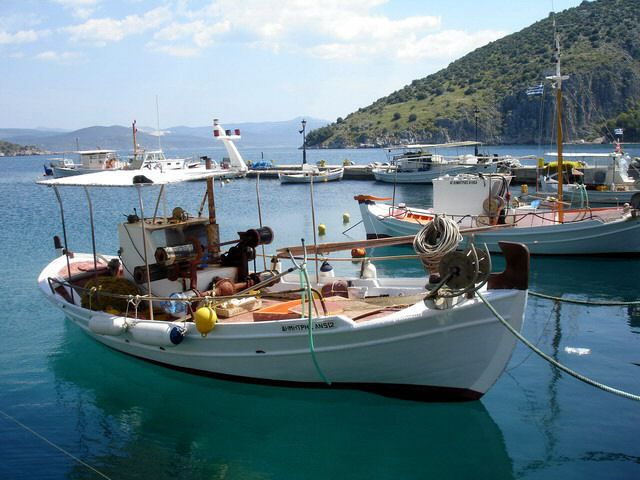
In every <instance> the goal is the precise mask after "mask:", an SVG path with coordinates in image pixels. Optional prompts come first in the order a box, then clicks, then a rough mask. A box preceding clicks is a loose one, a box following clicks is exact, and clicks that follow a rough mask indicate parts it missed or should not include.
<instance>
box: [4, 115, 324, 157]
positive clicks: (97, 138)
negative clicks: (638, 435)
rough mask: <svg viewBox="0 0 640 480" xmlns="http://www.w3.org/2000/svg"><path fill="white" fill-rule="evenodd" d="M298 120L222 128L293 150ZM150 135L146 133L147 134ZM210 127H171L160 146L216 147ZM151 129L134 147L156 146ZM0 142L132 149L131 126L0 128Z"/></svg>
mask: <svg viewBox="0 0 640 480" xmlns="http://www.w3.org/2000/svg"><path fill="white" fill-rule="evenodd" d="M301 120H302V117H298V118H294V119H292V120H288V121H282V122H258V123H237V124H233V125H231V124H229V125H227V124H225V123H224V121H221V124H222V126H223V127H224V128H228V129H233V130H234V129H236V128H239V129H240V132H241V135H242V140H241V142H242V143H241V145H242V146H244V147H274V146H284V147H297V146H299V145H302V135H300V133H299V130H300V128H301V125H300V121H301ZM328 123H329V122H328V121H325V120H320V119H316V118H307V132H309V131H310V130H312V129H315V128H320V127H323V126H324V125H327V124H328ZM149 132H150V133H149ZM212 132H213V125H212V126H207V127H185V126H178V127H171V128H167V129H164V130H162V133H163V134H162V135H161V137H160V143H161V146H162V148H163V149H168V150H170V149H202V148H210V147H214V146H219V143H217V142H216V140H215V139H214V138H213V133H212ZM151 133H155V129H153V128H149V127H144V128H143V127H139V128H138V133H137V135H136V141H137V143H138V145H140V146H141V147H144V148H147V149H153V148H157V147H158V136H157V135H153V134H151ZM0 140H4V141H7V142H11V143H19V144H21V145H25V144H28V145H35V146H36V147H38V148H40V149H43V150H50V151H71V150H77V149H80V150H88V149H94V148H98V147H99V148H109V149H114V150H132V149H133V137H132V132H131V127H123V126H119V125H113V126H109V127H103V126H94V127H88V128H82V129H80V130H75V131H72V132H59V131H57V132H56V131H50V130H42V129H12V128H5V129H0Z"/></svg>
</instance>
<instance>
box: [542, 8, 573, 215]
mask: <svg viewBox="0 0 640 480" xmlns="http://www.w3.org/2000/svg"><path fill="white" fill-rule="evenodd" d="M553 34H554V38H555V49H554V60H555V64H556V71H555V74H554V75H551V76H548V77H547V80H551V81H552V82H553V86H554V88H555V89H556V143H557V148H558V220H559V221H560V222H561V223H562V222H563V221H564V211H563V203H562V201H563V195H562V193H563V192H562V185H563V165H562V142H563V138H562V81H563V80H567V79H568V78H569V76H568V75H562V73H561V72H560V35H559V34H558V31H557V30H556V20H555V18H554V19H553Z"/></svg>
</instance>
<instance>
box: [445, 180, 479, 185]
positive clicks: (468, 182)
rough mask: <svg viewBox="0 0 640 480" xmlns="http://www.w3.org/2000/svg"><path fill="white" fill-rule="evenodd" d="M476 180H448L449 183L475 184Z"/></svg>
mask: <svg viewBox="0 0 640 480" xmlns="http://www.w3.org/2000/svg"><path fill="white" fill-rule="evenodd" d="M477 183H478V181H477V180H450V181H449V185H476V184H477Z"/></svg>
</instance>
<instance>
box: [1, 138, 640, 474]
mask: <svg viewBox="0 0 640 480" xmlns="http://www.w3.org/2000/svg"><path fill="white" fill-rule="evenodd" d="M240 147H241V145H240ZM504 148H505V151H509V149H507V148H506V147H504ZM518 148H522V150H523V151H526V147H513V148H512V149H511V150H510V152H511V153H521V152H519V151H516V150H517V149H518ZM585 148H593V147H585ZM605 150H606V147H605ZM215 153H218V151H217V150H216V151H214V154H215ZM531 153H534V154H535V153H538V152H535V151H533V152H531ZM243 154H245V156H246V157H248V158H254V159H257V158H259V156H260V150H258V149H253V150H250V151H249V152H244V151H243ZM636 154H638V153H636ZM308 155H309V158H310V161H311V162H315V161H317V160H319V159H320V158H324V159H326V160H327V161H330V162H341V161H342V160H343V159H344V158H350V159H352V160H354V161H355V162H356V163H369V162H371V161H384V160H385V157H384V154H383V153H382V152H380V151H377V150H361V151H352V150H348V151H347V150H344V151H311V152H308ZM264 157H265V159H271V158H274V159H275V160H276V161H277V162H278V163H297V162H298V161H299V158H300V152H299V151H297V150H295V149H270V150H266V151H265V152H264ZM45 161H46V160H45V159H44V158H43V157H23V158H0V173H1V174H0V198H1V199H2V206H3V208H2V211H1V218H2V228H0V246H1V249H2V250H1V253H0V271H1V272H2V275H0V292H2V293H3V298H4V302H3V304H2V315H1V317H0V318H1V325H2V334H1V335H0V365H1V367H0V410H1V412H2V413H0V478H1V479H23V478H24V479H66V478H71V479H94V478H103V477H101V476H100V475H99V474H98V473H96V472H95V471H93V470H91V469H90V468H88V467H87V466H86V465H83V464H81V463H79V462H78V461H76V460H74V459H72V458H70V457H69V456H67V455H65V454H63V453H62V452H61V451H59V450H57V449H55V448H54V447H52V446H51V445H50V444H49V443H47V442H45V441H44V440H43V439H42V438H40V437H38V436H36V435H34V434H33V433H32V432H30V431H28V430H26V429H25V428H24V427H23V426H20V425H18V424H17V423H15V422H14V421H13V420H12V419H10V418H8V417H7V416H6V415H9V416H11V418H13V419H15V420H17V421H19V422H21V423H22V424H23V425H24V426H25V427H28V428H30V429H32V430H33V431H34V432H37V433H38V434H39V435H41V436H44V437H45V438H46V439H48V440H49V441H50V442H53V443H55V444H56V445H57V446H59V447H60V448H62V449H64V450H65V451H67V452H69V453H70V454H72V455H74V456H75V457H77V458H78V459H80V460H82V461H83V462H85V463H86V464H88V465H90V466H91V467H93V468H95V469H96V470H98V471H99V472H101V473H102V474H104V475H105V476H107V477H109V478H114V479H116V478H117V479H139V478H154V479H156V478H157V479H165V478H171V479H182V478H184V479H187V478H207V479H210V478H211V479H214V478H215V479H222V478H224V479H307V478H309V479H314V478H318V479H321V478H322V479H325V478H356V479H360V478H362V479H414V478H416V479H417V478H420V479H422V478H437V479H460V478H485V479H510V478H526V479H556V478H562V479H574V478H575V479H578V478H580V479H584V478H589V479H627V478H629V479H633V478H640V443H639V442H638V439H639V438H640V404H638V403H634V402H632V401H629V400H625V399H622V398H619V397H614V396H612V395H610V394H607V393H604V392H601V391H599V390H595V389H593V388H592V387H589V386H586V385H584V384H582V383H579V382H578V381H576V380H575V379H573V378H570V377H568V376H566V375H565V374H562V373H558V372H557V371H556V370H554V369H553V368H552V367H550V366H549V365H548V364H546V363H544V362H543V361H542V360H541V359H540V358H538V357H537V356H535V355H534V354H532V353H531V352H530V351H529V350H527V349H526V348H525V347H523V346H521V345H519V346H518V347H517V348H516V350H515V352H514V355H513V358H512V360H511V362H510V364H509V366H508V368H507V371H506V372H505V374H503V376H502V377H501V378H500V379H499V381H498V382H497V383H496V385H495V386H494V387H493V388H492V389H491V390H490V391H489V393H488V394H487V395H485V396H484V397H483V399H482V400H481V401H479V402H472V403H466V404H438V403H435V404H422V403H416V402H409V401H401V400H394V399H388V398H384V397H379V396H375V395H372V394H368V393H364V392H357V391H353V392H351V391H326V390H303V389H291V388H276V387H264V386H254V385H243V384H237V383H230V382H224V381H218V380H212V379H208V378H202V377H197V376H192V375H187V374H184V373H179V372H174V371H171V370H168V369H164V368H161V367H158V366H155V365H150V364H147V363H145V362H142V361H139V360H136V359H133V358H129V357H125V356H123V355H121V354H119V353H117V352H114V351H112V350H109V349H107V348H106V347H103V346H102V345H100V344H98V343H96V342H94V341H92V340H91V339H89V338H88V337H86V336H85V335H84V334H83V333H82V332H80V331H79V330H78V329H77V328H76V327H75V326H74V325H72V324H71V323H70V322H69V321H67V320H65V319H64V316H63V315H62V314H61V313H60V312H59V311H58V310H56V309H54V308H53V307H52V306H50V304H49V303H48V302H47V301H46V300H45V299H44V298H43V297H42V296H41V294H40V293H39V291H38V289H37V286H36V278H37V276H38V273H39V272H40V270H41V269H42V268H43V266H44V265H45V264H46V263H47V262H49V261H50V260H51V259H52V258H53V256H54V251H53V242H52V240H51V238H52V236H53V235H56V234H58V235H59V234H61V228H60V220H59V211H58V208H57V205H56V202H55V196H54V194H53V192H52V191H51V190H50V189H48V188H45V187H42V186H37V185H35V184H34V179H36V178H37V177H38V176H40V175H41V173H42V163H43V162H45ZM391 188H392V187H391V186H390V185H381V184H376V183H374V182H367V181H342V182H335V183H327V184H322V185H317V186H316V188H315V189H314V194H315V206H316V216H317V223H324V224H325V225H327V232H328V233H327V235H326V237H324V238H322V239H320V240H321V241H341V240H346V239H348V238H354V239H361V238H363V237H364V231H363V229H362V228H361V226H359V225H358V226H356V227H355V228H353V229H352V230H351V231H349V232H348V236H345V235H343V234H342V233H341V232H342V231H343V230H345V229H346V228H348V227H349V226H352V225H354V224H356V223H357V221H358V220H359V214H358V210H357V205H356V202H355V201H353V199H352V197H353V195H355V194H359V193H371V194H377V195H387V194H389V192H390V189H391ZM201 189H202V185H201V184H198V183H192V184H187V185H183V186H180V187H177V191H176V192H175V194H176V195H175V196H174V198H176V200H175V201H174V203H170V205H169V207H170V208H171V207H173V206H175V205H181V206H183V207H185V209H186V210H188V211H192V212H194V211H197V209H198V204H199V200H200V199H201ZM194 190H197V193H196V194H193V191H194ZM260 192H261V199H262V210H263V211H262V214H263V221H264V224H266V225H269V226H271V227H273V228H274V229H275V231H276V239H275V244H277V245H278V246H282V245H290V244H296V243H298V242H299V239H300V238H301V237H305V238H306V239H307V241H311V240H312V237H313V232H312V226H311V225H312V222H311V215H310V213H309V196H308V187H307V186H304V185H287V186H280V185H279V183H278V182H277V181H274V180H265V179H263V180H261V182H260ZM397 194H398V195H399V197H400V198H401V199H402V200H404V201H406V202H407V203H408V204H418V203H422V204H428V203H429V193H428V191H425V187H421V186H402V187H399V190H398V192H397ZM63 197H64V199H65V207H66V211H65V213H66V215H67V221H68V223H69V227H70V228H69V230H70V231H69V235H70V237H71V238H72V240H71V242H70V246H71V248H72V249H74V250H77V251H88V250H89V249H90V240H89V237H88V235H87V234H86V233H87V232H88V221H87V217H88V215H87V211H86V199H85V196H84V192H82V191H81V190H69V191H65V192H63ZM93 199H94V209H95V210H96V217H97V219H98V223H97V225H96V233H97V236H98V250H100V251H106V252H113V251H115V250H116V249H117V239H116V234H115V228H114V223H115V222H116V221H120V219H122V218H124V217H123V216H122V215H123V214H127V213H131V211H132V209H133V207H135V206H137V199H136V198H135V197H134V196H132V195H131V192H127V191H125V190H120V189H119V190H116V191H110V192H109V191H104V192H97V193H96V194H95V195H94V196H93ZM216 204H217V207H218V220H219V222H220V223H221V237H222V239H223V240H225V239H233V238H235V232H236V231H239V230H245V229H247V228H252V227H255V226H257V225H258V214H257V210H256V184H255V181H254V180H248V179H246V180H237V181H233V182H232V183H230V184H228V185H225V186H221V185H220V184H216ZM345 212H348V213H350V215H351V223H350V224H348V225H346V226H345V225H343V223H342V214H343V213H345ZM270 248H271V249H272V247H270ZM403 251H407V252H408V250H402V249H397V248H395V249H386V250H385V252H384V253H398V252H403ZM376 253H380V252H376ZM495 263H496V264H497V266H500V264H501V260H500V258H498V259H497V260H496V262H495ZM334 266H335V267H336V268H339V269H341V270H344V271H347V270H349V269H354V268H355V267H354V266H352V265H351V263H350V262H347V263H344V264H343V263H341V264H337V263H336V264H334ZM377 267H378V273H379V274H385V275H396V276H400V275H405V276H418V275H422V274H423V271H422V268H421V267H420V266H419V265H417V264H416V263H414V262H412V261H401V262H397V263H393V264H390V263H380V264H378V265H377ZM638 272H640V258H637V257H636V258H620V257H616V258H606V257H592V258H557V259H556V258H542V259H541V258H533V259H532V274H531V289H532V290H535V291H539V292H543V293H548V294H552V295H562V294H564V295H566V296H570V297H574V298H580V299H587V300H593V301H598V300H621V301H632V300H638V299H639V298H638V297H639V295H638V283H639V280H640V275H639V273H638ZM524 334H525V335H526V336H527V337H528V338H529V339H531V340H532V341H534V343H536V344H537V345H539V346H540V347H541V348H542V349H543V350H544V351H545V352H547V353H549V354H550V355H552V356H553V357H554V358H557V359H558V360H560V361H561V362H563V363H565V364H567V365H568V366H569V367H571V368H573V369H575V370H578V371H579V372H581V373H583V374H585V375H587V376H590V377H592V378H595V379H597V380H599V381H601V382H604V383H607V384H610V385H612V386H615V387H617V388H620V389H623V390H628V391H631V392H634V393H640V367H639V366H638V365H640V336H639V335H638V334H640V307H598V306H588V307H586V306H580V305H571V304H561V305H556V304H554V303H552V302H550V301H547V300H542V299H538V298H533V297H530V298H529V303H528V307H527V311H526V323H525V328H524ZM567 347H574V348H586V349H589V350H590V354H588V355H577V354H572V353H568V352H567V350H566V348H567Z"/></svg>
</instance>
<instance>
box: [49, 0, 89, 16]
mask: <svg viewBox="0 0 640 480" xmlns="http://www.w3.org/2000/svg"><path fill="white" fill-rule="evenodd" d="M54 1H55V3H57V4H58V5H62V6H63V7H64V8H67V9H69V10H71V11H72V14H73V16H74V17H76V18H81V19H87V18H89V17H90V16H91V15H93V13H94V11H95V7H96V6H97V5H98V4H99V3H100V0H54Z"/></svg>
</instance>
